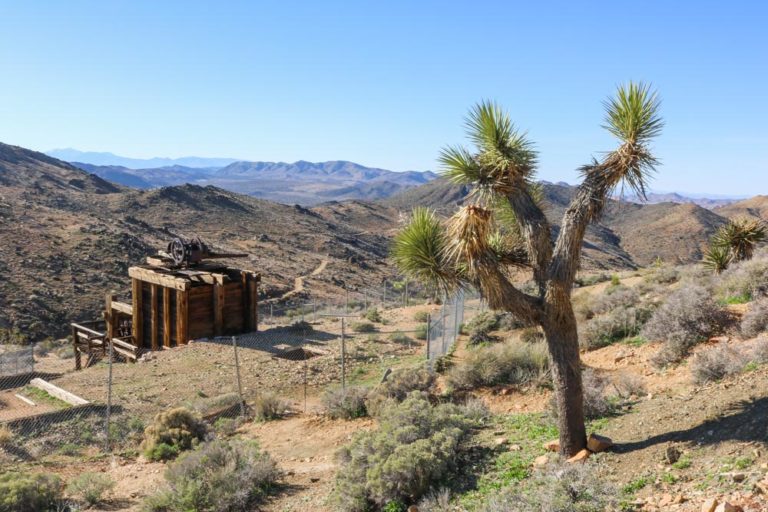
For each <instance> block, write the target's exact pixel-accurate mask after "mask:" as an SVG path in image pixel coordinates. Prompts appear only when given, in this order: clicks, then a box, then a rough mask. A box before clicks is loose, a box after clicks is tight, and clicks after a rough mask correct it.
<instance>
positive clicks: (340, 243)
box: [0, 144, 392, 339]
mask: <svg viewBox="0 0 768 512" xmlns="http://www.w3.org/2000/svg"><path fill="white" fill-rule="evenodd" d="M0 219H2V222H0V308H1V309H2V310H3V313H4V314H3V315H0V328H19V329H21V330H22V331H23V332H24V333H27V334H29V335H30V336H31V337H33V338H36V339H39V338H44V337H47V336H58V335H61V334H63V333H65V332H66V330H67V327H66V326H67V325H68V323H69V322H70V321H72V320H78V319H85V318H94V317H97V316H98V315H99V311H100V307H101V304H102V301H103V298H104V294H105V293H106V292H108V291H110V290H115V291H123V292H124V291H127V285H128V281H127V268H128V266H130V265H132V264H136V263H138V262H141V261H143V259H144V258H145V257H146V256H147V255H150V254H152V253H154V251H155V250H156V249H158V248H161V247H164V245H165V243H167V241H168V240H169V239H170V238H171V237H173V236H175V235H185V236H193V235H200V236H201V237H203V238H204V239H205V240H206V241H207V242H209V243H211V244H212V245H213V246H214V247H215V248H217V249H219V250H225V251H227V250H229V251H237V252H247V253H249V254H251V258H250V261H248V262H245V263H243V262H242V261H241V260H240V261H238V262H237V264H238V265H243V266H247V267H250V268H253V269H255V270H258V271H261V272H262V274H263V276H264V279H263V282H264V291H265V292H267V293H274V294H277V293H280V292H282V291H286V290H288V289H290V288H291V287H292V286H293V283H294V279H295V278H296V277H297V276H299V275H304V274H307V273H309V272H311V271H312V270H313V269H315V268H317V267H318V266H319V265H320V264H321V263H322V262H323V260H327V261H328V263H327V265H326V267H325V270H324V272H322V273H321V274H319V275H317V276H313V278H312V279H311V280H308V282H306V283H305V286H306V292H307V293H312V294H313V295H315V296H318V297H321V298H322V297H329V296H340V294H341V293H342V291H341V290H343V289H344V288H345V287H349V288H350V289H355V288H358V287H363V286H375V285H377V284H378V283H380V282H381V280H382V279H383V278H385V277H387V276H391V275H392V271H391V269H390V268H389V267H388V266H387V265H386V261H385V259H386V255H387V244H388V238H387V237H386V236H384V235H381V234H376V233H371V234H365V233H363V234H361V233H360V229H359V228H358V227H357V226H354V225H351V224H350V223H349V222H348V221H347V220H346V219H345V218H344V216H343V215H339V214H336V213H334V212H332V211H328V212H326V214H325V215H324V216H321V215H320V214H318V213H316V212H313V211H311V210H308V209H306V208H303V207H300V206H287V205H282V204H276V203H272V202H269V201H264V200H260V199H256V198H253V197H248V196H244V195H239V194H235V193H232V192H228V191H225V190H222V189H219V188H215V187H211V186H207V187H201V186H196V185H183V186H177V187H167V188H161V189H155V190H150V191H141V190H133V189H128V188H123V187H119V186H116V185H114V184H111V183H109V182H107V181H105V180H103V179H102V178H99V177H97V176H95V175H92V174H88V173H86V172H84V171H82V170H80V169H77V168H75V167H73V166H72V165H70V164H67V163H65V162H62V161H59V160H55V159H53V158H50V157H48V156H46V155H44V154H42V153H36V152H33V151H29V150H26V149H23V148H18V147H13V146H7V145H3V144H0Z"/></svg>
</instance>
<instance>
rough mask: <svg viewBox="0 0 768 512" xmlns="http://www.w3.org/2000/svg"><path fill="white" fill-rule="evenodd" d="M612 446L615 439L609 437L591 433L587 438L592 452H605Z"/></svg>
mask: <svg viewBox="0 0 768 512" xmlns="http://www.w3.org/2000/svg"><path fill="white" fill-rule="evenodd" d="M558 446H559V445H558ZM611 446H613V441H611V440H610V438H608V437H605V436H601V435H598V434H589V437H588V438H587V449H588V450H589V451H591V452H592V453H600V452H604V451H605V450H607V449H609V448H610V447H611Z"/></svg>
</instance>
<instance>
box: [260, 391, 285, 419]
mask: <svg viewBox="0 0 768 512" xmlns="http://www.w3.org/2000/svg"><path fill="white" fill-rule="evenodd" d="M288 408H289V404H288V402H286V401H285V400H283V399H281V398H279V397H278V396H277V395H275V394H274V393H261V394H259V396H257V397H256V399H255V400H254V401H253V417H254V418H255V419H256V420H258V421H269V420H276V419H280V418H282V417H283V415H285V411H287V410H288Z"/></svg>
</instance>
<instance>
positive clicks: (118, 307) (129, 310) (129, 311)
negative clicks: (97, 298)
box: [112, 299, 133, 316]
mask: <svg viewBox="0 0 768 512" xmlns="http://www.w3.org/2000/svg"><path fill="white" fill-rule="evenodd" d="M112 310H113V311H117V312H118V313H123V314H124V315H128V316H133V306H131V305H130V304H126V303H125V302H117V301H115V300H114V299H113V300H112Z"/></svg>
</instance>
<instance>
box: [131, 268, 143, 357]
mask: <svg viewBox="0 0 768 512" xmlns="http://www.w3.org/2000/svg"><path fill="white" fill-rule="evenodd" d="M141 288H142V283H141V281H139V280H138V279H133V280H132V281H131V296H132V297H131V298H132V299H133V301H132V302H133V343H134V344H135V345H136V347H137V348H141V347H143V346H144V311H143V310H142V308H143V304H142V296H141V294H142V292H141Z"/></svg>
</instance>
